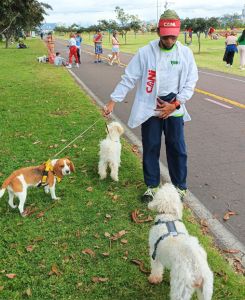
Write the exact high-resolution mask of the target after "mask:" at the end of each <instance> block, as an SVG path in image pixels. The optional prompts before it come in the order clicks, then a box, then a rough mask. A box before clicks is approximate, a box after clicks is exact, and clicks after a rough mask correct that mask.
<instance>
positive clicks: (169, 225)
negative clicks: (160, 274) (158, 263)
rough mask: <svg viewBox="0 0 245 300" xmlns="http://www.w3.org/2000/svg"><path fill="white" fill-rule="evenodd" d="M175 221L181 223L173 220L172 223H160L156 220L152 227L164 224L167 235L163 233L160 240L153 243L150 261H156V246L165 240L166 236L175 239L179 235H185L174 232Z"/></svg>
mask: <svg viewBox="0 0 245 300" xmlns="http://www.w3.org/2000/svg"><path fill="white" fill-rule="evenodd" d="M176 221H179V222H182V221H181V220H174V221H161V220H158V221H157V222H156V223H155V224H154V225H159V224H166V226H167V229H168V233H165V234H163V235H162V236H160V238H159V239H158V240H157V241H156V242H155V245H154V251H153V253H152V259H154V260H155V259H156V255H157V246H158V244H159V243H160V242H161V241H163V240H164V239H165V238H167V237H168V236H170V235H171V236H173V237H176V236H178V235H179V234H185V233H183V232H178V231H177V230H176V226H175V223H174V222H176Z"/></svg>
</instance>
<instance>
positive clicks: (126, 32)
mask: <svg viewBox="0 0 245 300" xmlns="http://www.w3.org/2000/svg"><path fill="white" fill-rule="evenodd" d="M124 35H125V40H124V41H125V42H124V44H125V45H126V44H127V32H126V33H125V34H124Z"/></svg>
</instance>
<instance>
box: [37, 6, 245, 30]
mask: <svg viewBox="0 0 245 300" xmlns="http://www.w3.org/2000/svg"><path fill="white" fill-rule="evenodd" d="M42 1H44V2H46V3H48V4H50V5H51V6H52V7H53V10H52V11H48V14H49V15H48V16H47V17H46V18H45V20H46V22H56V23H58V22H62V23H66V24H72V23H78V24H80V25H82V26H88V25H92V24H97V21H98V20H101V19H106V20H109V19H113V20H116V13H115V11H114V10H115V6H119V7H121V8H123V9H124V11H125V13H127V14H131V15H138V16H139V18H140V19H141V20H144V21H148V20H156V19H157V3H158V15H160V14H161V13H162V12H163V11H164V1H161V0H134V1H132V0H118V1H117V2H115V1H114V0H104V1H102V2H98V0H96V1H95V0H87V1H84V0H83V1H77V0H46V1H45V0H42ZM115 3H116V4H115ZM169 8H171V9H175V10H176V11H177V13H178V14H179V16H180V17H181V18H186V17H189V18H195V17H213V16H216V17H218V16H222V15H224V14H228V13H229V14H233V13H239V14H241V11H242V8H243V5H242V4H241V3H240V4H239V1H237V0H222V4H221V3H220V2H219V1H216V2H214V1H213V0H196V1H195V2H194V1H193V0H185V1H181V0H176V1H172V2H169Z"/></svg>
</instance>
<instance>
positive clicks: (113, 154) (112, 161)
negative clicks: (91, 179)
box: [98, 122, 124, 181]
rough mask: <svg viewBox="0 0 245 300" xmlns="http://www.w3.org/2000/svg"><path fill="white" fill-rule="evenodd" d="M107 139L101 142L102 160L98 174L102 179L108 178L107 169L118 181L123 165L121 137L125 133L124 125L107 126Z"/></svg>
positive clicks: (111, 124)
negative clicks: (121, 164) (121, 165)
mask: <svg viewBox="0 0 245 300" xmlns="http://www.w3.org/2000/svg"><path fill="white" fill-rule="evenodd" d="M107 129H108V133H107V137H106V138H105V139H104V140H102V141H101V142H100V152H99V156H100V160H99V165H98V173H99V175H100V179H105V178H106V176H107V172H106V170H107V167H108V166H109V168H110V169H111V178H112V179H113V180H115V181H118V169H119V167H120V163H121V148H122V145H121V143H120V136H121V135H122V134H123V133H124V129H123V127H122V125H121V124H120V123H118V122H111V123H110V124H109V125H107Z"/></svg>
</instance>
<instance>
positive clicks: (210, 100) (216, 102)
mask: <svg viewBox="0 0 245 300" xmlns="http://www.w3.org/2000/svg"><path fill="white" fill-rule="evenodd" d="M204 100H207V101H209V102H212V103H214V104H217V105H220V106H223V107H225V108H232V107H231V106H228V105H225V104H223V103H220V102H218V101H215V100H212V99H209V98H204Z"/></svg>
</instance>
